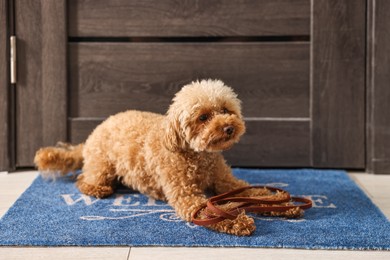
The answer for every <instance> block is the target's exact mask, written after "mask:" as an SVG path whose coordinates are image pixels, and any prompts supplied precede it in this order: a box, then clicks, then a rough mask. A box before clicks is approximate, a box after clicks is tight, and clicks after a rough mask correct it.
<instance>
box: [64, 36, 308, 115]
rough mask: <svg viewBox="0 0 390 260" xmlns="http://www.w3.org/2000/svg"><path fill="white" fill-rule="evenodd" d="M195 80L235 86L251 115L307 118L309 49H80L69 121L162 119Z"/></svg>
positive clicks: (74, 51)
mask: <svg viewBox="0 0 390 260" xmlns="http://www.w3.org/2000/svg"><path fill="white" fill-rule="evenodd" d="M197 78H199V79H202V78H218V79H222V80H224V81H225V83H226V84H228V85H231V86H232V87H233V88H234V89H235V90H236V92H237V93H238V94H239V97H240V99H241V100H242V101H243V113H244V116H246V117H284V118H287V117H299V118H307V117H309V97H310V93H309V44H308V43H213V44H212V43H207V44H203V43H171V44H167V43H164V44H162V43H136V44H134V43H105V44H102V43H99V44H95V43H82V44H76V43H74V44H71V45H70V92H69V93H70V106H71V110H70V111H71V114H70V116H71V117H107V116H109V115H111V114H114V113H117V112H120V111H123V110H127V109H138V110H148V111H153V112H159V113H164V112H165V111H166V110H167V108H168V106H169V104H170V101H171V99H172V97H173V95H174V93H175V92H177V91H178V90H179V89H180V88H181V87H182V86H183V85H184V84H188V83H189V82H190V81H192V80H195V79H197Z"/></svg>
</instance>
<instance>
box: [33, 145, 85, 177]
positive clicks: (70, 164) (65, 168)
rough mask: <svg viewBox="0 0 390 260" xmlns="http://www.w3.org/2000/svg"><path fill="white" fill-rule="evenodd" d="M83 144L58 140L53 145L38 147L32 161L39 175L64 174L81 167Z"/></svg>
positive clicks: (54, 175)
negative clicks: (72, 143)
mask: <svg viewBox="0 0 390 260" xmlns="http://www.w3.org/2000/svg"><path fill="white" fill-rule="evenodd" d="M83 147H84V144H79V145H70V144H67V143H62V142H58V143H57V146H55V147H44V148H41V149H39V150H38V151H37V152H36V154H35V158H34V163H35V165H36V166H37V168H38V170H39V171H40V172H41V175H42V176H44V177H47V178H55V177H56V176H59V175H60V176H61V175H65V174H67V173H69V172H74V171H76V170H78V169H81V168H82V167H83V154H82V153H83Z"/></svg>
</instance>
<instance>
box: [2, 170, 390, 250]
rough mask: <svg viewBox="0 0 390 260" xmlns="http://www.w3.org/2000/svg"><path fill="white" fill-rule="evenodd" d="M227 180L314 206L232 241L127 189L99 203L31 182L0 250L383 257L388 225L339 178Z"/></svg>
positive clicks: (312, 173)
mask: <svg viewBox="0 0 390 260" xmlns="http://www.w3.org/2000/svg"><path fill="white" fill-rule="evenodd" d="M234 174H235V175H236V176H237V177H239V178H242V179H245V180H247V181H248V182H250V183H252V184H258V185H270V186H275V187H281V188H283V189H286V190H287V191H289V192H290V193H291V194H292V195H304V196H306V197H309V198H311V199H312V200H313V203H314V207H313V208H312V209H309V210H307V211H306V212H305V216H304V218H302V219H295V220H293V219H283V218H268V217H262V216H255V219H256V226H257V229H256V232H255V233H254V234H253V235H252V236H250V237H236V236H232V235H227V234H221V233H216V232H213V231H210V230H208V229H206V228H203V227H198V226H195V225H193V224H190V223H186V222H183V221H181V220H180V219H178V218H177V217H176V216H175V214H174V211H173V210H172V208H171V207H169V206H167V205H166V204H165V203H163V202H161V201H155V200H153V199H148V198H147V197H145V196H143V195H141V194H138V193H134V192H132V191H130V190H126V189H122V190H119V191H118V192H117V193H116V194H115V195H113V196H111V197H110V198H107V199H101V200H99V199H96V198H93V197H88V196H85V195H82V194H80V192H79V191H78V190H77V188H76V187H75V185H74V182H73V180H72V179H71V178H70V177H69V178H62V179H57V180H56V181H55V182H51V181H45V180H43V179H42V178H41V177H38V178H37V179H36V180H35V181H34V182H33V184H32V185H31V186H30V187H29V188H28V189H27V190H26V191H25V192H24V193H23V195H22V196H21V197H20V198H19V199H18V200H17V202H16V203H15V204H14V205H13V206H12V207H11V209H10V210H9V211H8V212H7V213H6V214H5V215H4V217H3V218H2V219H1V220H0V245H14V246H125V245H126V246H206V247H273V248H307V249H356V250H369V249H377V250H390V222H389V221H388V220H387V219H386V217H385V216H384V215H383V214H382V213H381V212H380V210H379V209H378V208H377V207H376V206H375V205H374V204H373V203H372V202H371V201H370V199H369V198H368V197H367V196H366V195H365V194H364V193H363V192H362V191H361V190H360V189H359V188H358V187H357V186H356V185H355V183H354V182H353V181H352V180H351V179H350V178H349V177H348V175H347V174H346V173H345V172H343V171H330V170H327V171H325V170H244V169H235V170H234Z"/></svg>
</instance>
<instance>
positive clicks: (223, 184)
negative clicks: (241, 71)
mask: <svg viewBox="0 0 390 260" xmlns="http://www.w3.org/2000/svg"><path fill="white" fill-rule="evenodd" d="M244 132H245V123H244V120H243V116H242V114H241V101H240V100H239V99H238V97H237V94H236V93H235V92H234V91H233V89H232V88H230V87H228V86H226V85H225V84H224V83H223V82H222V81H220V80H210V79H209V80H201V81H194V82H192V83H190V84H188V85H185V86H184V87H183V88H182V89H181V90H180V91H179V92H178V93H176V95H175V97H174V98H173V101H172V103H171V105H170V107H169V109H168V111H167V113H166V115H160V114H155V113H150V112H141V111H135V110H130V111H126V112H122V113H119V114H116V115H113V116H110V117H109V118H108V119H106V120H105V121H104V122H103V123H101V124H100V125H99V126H97V127H96V128H95V130H94V131H93V132H92V133H91V135H90V136H89V137H88V139H87V140H86V142H85V144H79V145H76V146H73V145H69V144H64V143H60V144H59V145H58V146H57V147H46V148H41V149H40V150H38V151H37V153H36V156H35V159H34V161H35V164H36V166H37V168H38V170H39V171H41V172H43V173H46V175H49V176H50V175H51V176H53V174H54V173H55V172H60V173H62V174H66V173H68V172H70V171H75V170H76V169H80V168H82V173H81V174H80V175H79V176H78V177H77V183H76V185H77V187H78V188H79V190H80V191H81V192H82V193H84V194H87V195H90V196H95V197H97V198H104V197H107V196H110V195H111V194H113V193H114V191H115V186H116V184H117V183H121V184H123V185H125V186H127V187H130V188H131V189H134V190H136V191H139V192H141V193H143V194H145V195H148V196H150V197H152V198H154V199H157V200H163V201H167V202H168V203H169V205H171V206H172V207H173V208H174V209H175V212H176V214H177V215H178V216H179V217H180V218H182V219H183V220H185V221H191V217H192V214H193V213H194V212H195V211H196V210H197V209H198V208H200V207H201V206H202V205H204V204H205V203H206V201H207V197H206V195H205V191H206V190H212V191H214V192H215V193H216V194H220V193H224V192H228V191H230V190H233V189H237V188H241V187H244V186H248V185H249V184H248V183H247V182H245V181H243V180H239V179H237V178H235V177H234V176H233V174H232V171H231V168H230V167H229V166H228V165H227V163H226V161H225V160H224V158H223V156H222V154H221V152H222V151H225V150H228V149H229V148H231V147H232V146H233V145H234V144H235V143H237V142H238V141H239V139H240V137H241V136H242V135H243V134H244ZM249 193H250V191H249ZM256 193H257V194H249V195H266V194H267V191H266V190H263V191H259V190H257V191H256ZM247 195H248V194H247ZM209 228H211V229H213V230H216V231H219V232H225V233H228V234H234V235H239V236H246V235H250V234H252V233H253V231H254V230H255V225H254V220H253V218H251V217H249V216H248V215H246V214H245V212H242V213H241V214H239V215H238V217H237V218H236V219H234V220H230V219H227V220H224V221H222V222H220V223H218V224H214V225H211V226H210V227H209Z"/></svg>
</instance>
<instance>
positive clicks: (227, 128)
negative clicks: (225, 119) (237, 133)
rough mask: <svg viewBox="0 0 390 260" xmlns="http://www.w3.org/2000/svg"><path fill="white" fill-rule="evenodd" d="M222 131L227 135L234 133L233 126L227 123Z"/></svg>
mask: <svg viewBox="0 0 390 260" xmlns="http://www.w3.org/2000/svg"><path fill="white" fill-rule="evenodd" d="M223 131H224V132H225V133H226V134H228V135H232V134H233V133H234V127H233V126H231V125H229V126H225V127H224V128H223Z"/></svg>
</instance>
